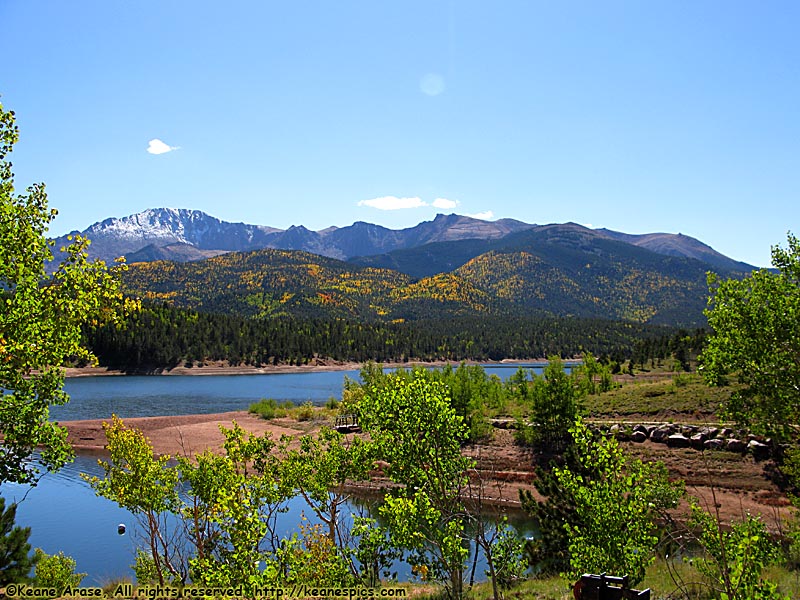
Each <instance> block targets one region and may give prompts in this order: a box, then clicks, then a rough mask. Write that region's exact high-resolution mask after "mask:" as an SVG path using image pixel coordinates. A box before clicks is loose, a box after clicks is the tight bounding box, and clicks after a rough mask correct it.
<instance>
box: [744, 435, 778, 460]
mask: <svg viewBox="0 0 800 600" xmlns="http://www.w3.org/2000/svg"><path fill="white" fill-rule="evenodd" d="M747 451H748V452H749V453H750V454H752V455H753V458H755V459H756V460H766V459H768V458H769V457H770V456H771V455H772V448H770V446H769V445H767V444H765V443H763V442H759V441H758V440H750V442H749V443H748V444H747Z"/></svg>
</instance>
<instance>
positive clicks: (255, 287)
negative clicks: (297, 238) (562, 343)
mask: <svg viewBox="0 0 800 600" xmlns="http://www.w3.org/2000/svg"><path fill="white" fill-rule="evenodd" d="M492 245H493V246H494V247H493V248H492V249H489V250H488V251H485V252H481V253H478V254H476V255H475V256H473V257H472V258H469V259H467V260H466V262H465V263H464V264H461V265H460V266H458V268H455V269H454V270H451V271H441V272H437V273H435V274H432V275H428V276H424V277H419V278H416V277H415V276H414V274H413V273H415V272H417V271H419V269H417V268H416V267H413V268H412V266H413V265H411V262H414V261H421V262H427V264H428V267H426V268H427V270H428V271H430V270H432V267H431V266H434V267H435V266H436V265H438V266H442V267H444V266H445V265H446V264H447V265H451V264H452V262H447V261H448V260H450V261H452V259H453V256H460V257H461V258H464V259H466V257H467V256H468V255H469V254H471V253H476V252H478V250H486V248H487V247H488V246H487V243H485V242H481V243H477V242H474V241H469V242H463V241H462V242H447V243H445V244H444V245H443V246H441V245H430V247H429V250H431V253H430V254H427V253H425V252H423V250H421V249H419V248H417V249H415V250H414V251H413V253H412V254H411V255H403V256H405V257H406V258H408V257H409V256H411V257H413V258H414V261H411V262H409V261H406V262H403V261H400V262H401V263H402V264H403V265H404V266H405V269H406V270H407V271H410V272H411V273H412V274H409V273H408V272H407V273H403V272H399V271H397V270H393V269H391V268H387V267H384V266H381V267H376V266H362V265H357V264H354V263H352V262H345V261H340V260H336V259H331V258H326V257H322V256H319V255H315V254H310V253H307V252H302V251H287V250H258V251H254V252H243V253H229V254H225V255H222V256H217V257H214V258H210V259H208V260H204V261H196V262H190V263H173V262H166V261H158V262H150V263H135V264H133V265H131V268H130V270H129V271H128V273H127V274H126V278H125V285H126V287H127V289H128V292H129V293H130V294H132V295H134V296H137V297H140V298H142V299H145V300H148V301H154V302H161V301H165V302H169V303H171V304H173V305H174V306H177V307H183V308H190V309H193V310H198V311H203V312H216V313H225V314H236V315H242V316H248V317H259V318H264V317H276V316H295V317H303V318H344V319H355V320H360V321H383V322H392V321H405V320H419V319H451V318H453V317H478V316H495V317H525V316H547V315H549V316H576V317H582V318H604V319H614V320H626V321H632V322H636V323H654V324H655V323H658V324H667V325H672V326H689V327H693V326H697V325H702V324H703V322H704V317H703V314H702V311H703V308H704V307H705V304H706V297H707V294H708V288H707V285H706V272H707V271H708V270H710V266H709V265H708V264H706V263H703V262H700V261H698V260H694V259H689V258H680V257H672V256H665V255H662V254H656V253H654V252H651V251H649V250H647V249H644V248H639V247H637V246H634V245H631V244H628V243H625V242H620V241H616V240H613V239H610V238H608V237H606V236H603V235H600V234H598V233H596V232H594V231H592V230H588V229H586V228H584V227H580V226H578V225H565V226H553V227H540V228H537V229H533V230H528V231H523V232H520V233H516V234H512V235H509V236H506V237H505V238H503V239H502V240H499V241H497V242H495V243H493V244H492ZM433 246H436V248H439V249H441V250H442V252H433ZM423 248H425V247H423ZM453 248H455V249H456V250H458V251H457V252H455V253H454V254H453V253H452V252H450V253H448V251H449V250H452V249H453ZM448 256H449V258H447V257H448ZM436 257H438V258H436ZM459 260H460V258H459V259H458V260H457V261H456V262H458V261H459ZM383 262H385V263H387V264H391V263H392V261H383ZM395 262H396V261H395ZM433 270H436V269H433Z"/></svg>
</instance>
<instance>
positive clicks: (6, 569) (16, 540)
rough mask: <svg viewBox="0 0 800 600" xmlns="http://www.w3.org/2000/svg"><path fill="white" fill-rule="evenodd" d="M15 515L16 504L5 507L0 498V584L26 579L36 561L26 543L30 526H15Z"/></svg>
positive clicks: (20, 581)
mask: <svg viewBox="0 0 800 600" xmlns="http://www.w3.org/2000/svg"><path fill="white" fill-rule="evenodd" d="M16 517H17V505H16V504H11V505H9V507H8V508H6V501H5V499H3V498H0V586H5V585H8V584H9V583H22V582H24V581H27V580H28V576H29V574H30V572H31V569H33V566H34V563H35V562H36V561H35V560H34V558H33V556H31V554H30V551H31V545H30V544H29V543H28V536H30V534H31V528H30V527H19V526H17V525H16V524H15V521H16Z"/></svg>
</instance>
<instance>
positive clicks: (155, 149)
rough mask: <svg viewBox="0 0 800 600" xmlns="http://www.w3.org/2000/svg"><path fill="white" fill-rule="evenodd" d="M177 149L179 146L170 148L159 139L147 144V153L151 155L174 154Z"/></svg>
mask: <svg viewBox="0 0 800 600" xmlns="http://www.w3.org/2000/svg"><path fill="white" fill-rule="evenodd" d="M177 149H178V146H170V145H168V144H165V143H164V142H162V141H161V140H160V139H158V138H155V139H153V140H150V141H149V142H148V144H147V151H148V152H149V153H150V154H166V153H167V152H172V151H173V150H177Z"/></svg>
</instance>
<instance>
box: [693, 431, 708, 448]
mask: <svg viewBox="0 0 800 600" xmlns="http://www.w3.org/2000/svg"><path fill="white" fill-rule="evenodd" d="M707 440H708V436H707V435H706V434H705V433H695V434H694V435H693V436H692V437H691V438H689V443H690V444H691V445H692V448H695V449H696V450H702V449H703V448H704V447H705V443H706V441H707Z"/></svg>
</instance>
